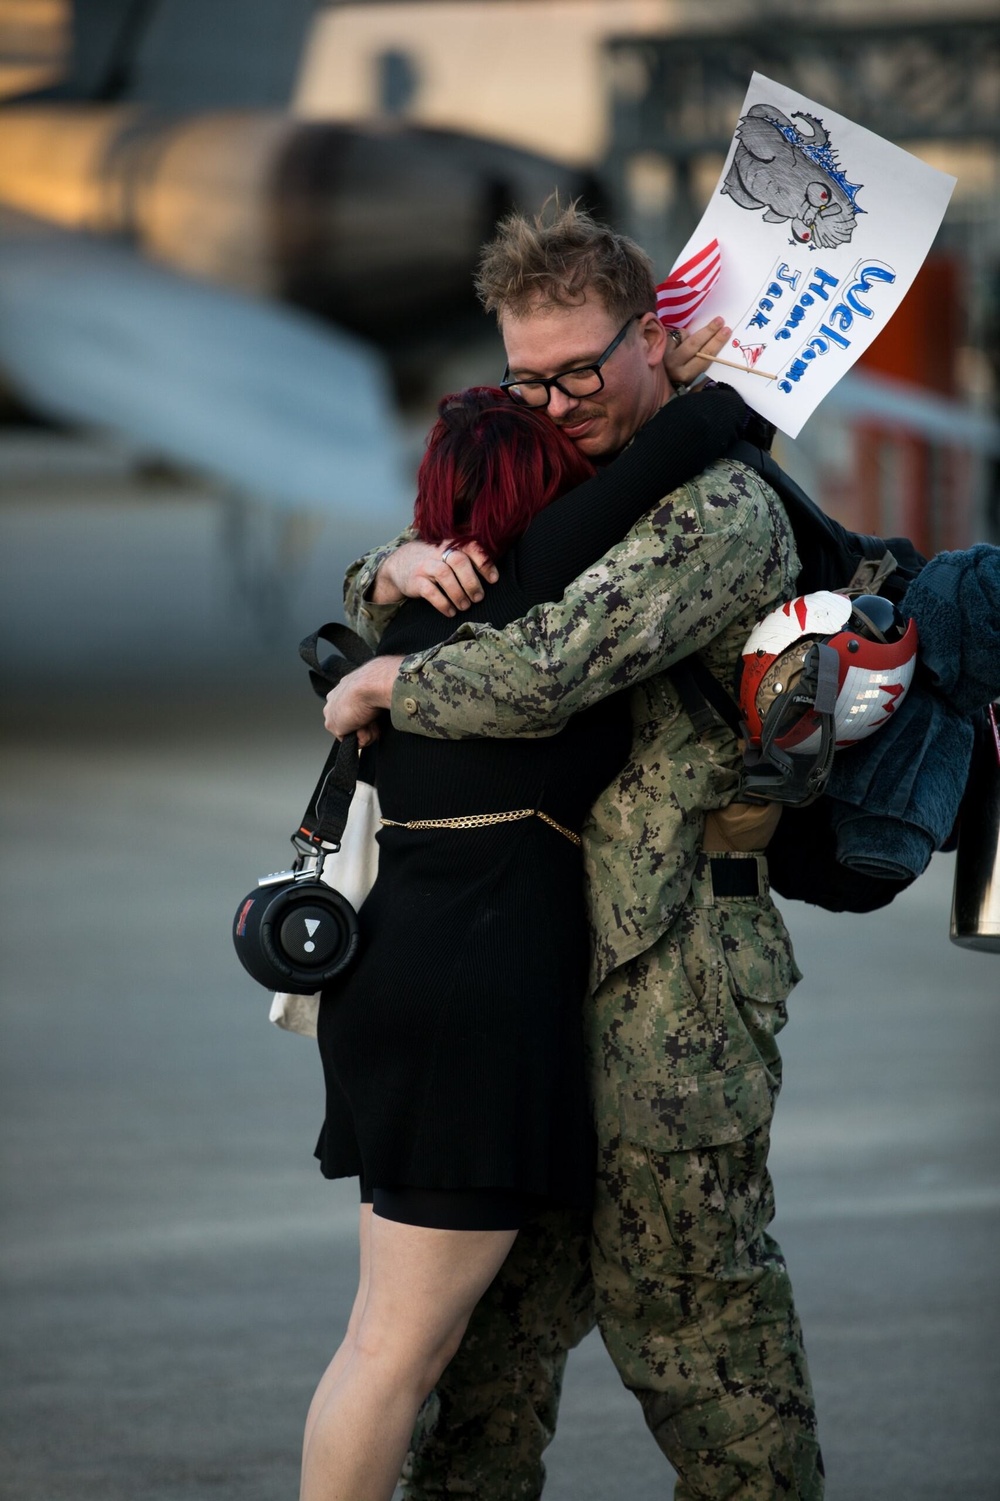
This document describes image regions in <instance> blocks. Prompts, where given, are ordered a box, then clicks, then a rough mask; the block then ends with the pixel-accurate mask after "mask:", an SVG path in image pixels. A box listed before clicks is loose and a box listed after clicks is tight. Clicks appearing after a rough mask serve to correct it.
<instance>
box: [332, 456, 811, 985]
mask: <svg viewBox="0 0 1000 1501" xmlns="http://www.w3.org/2000/svg"><path fill="white" fill-rule="evenodd" d="M408 535H410V534H404V536H403V537H402V538H401V539H398V540H402V541H405V540H407V537H408ZM388 550H389V549H387V548H383V549H380V550H379V551H378V552H377V553H373V554H370V555H369V556H368V557H367V558H366V559H363V560H362V561H361V563H359V564H356V565H355V566H354V568H353V569H352V570H351V573H350V574H349V576H348V584H347V588H346V593H345V600H346V605H347V610H348V614H349V617H350V618H352V620H353V622H354V624H355V625H356V627H357V628H358V629H360V630H361V632H362V634H365V635H366V636H367V637H368V639H369V640H371V641H373V640H374V639H376V637H377V635H378V634H379V632H380V630H381V628H382V627H383V626H384V623H385V619H386V616H387V614H388V613H391V608H390V609H389V610H386V609H385V608H383V609H381V610H380V609H379V608H378V607H375V606H372V605H370V604H365V602H364V594H365V592H366V591H367V590H368V589H369V587H370V585H371V583H372V581H373V580H374V576H375V573H376V571H377V568H378V565H379V563H380V562H381V561H382V559H383V558H384V557H385V556H386V553H387V551H388ZM797 572H798V558H797V555H796V552H795V544H794V540H793V537H792V533H791V528H790V526H789V523H788V520H787V517H786V516H785V513H784V510H783V508H782V506H781V504H780V502H779V501H778V499H777V497H776V496H775V494H774V492H773V491H772V490H770V488H769V487H768V486H767V485H765V484H764V483H763V482H762V481H761V480H760V478H759V477H758V476H757V475H756V474H755V473H754V471H753V470H751V469H748V468H747V467H746V466H745V465H743V464H738V463H733V462H730V461H726V460H723V461H720V462H719V463H717V464H714V465H712V466H711V468H709V469H707V470H705V472H704V473H703V474H701V475H699V477H698V478H697V479H696V480H694V481H693V482H692V483H690V484H688V485H684V486H682V487H681V488H680V489H679V490H676V491H675V492H674V493H673V494H672V495H669V496H667V497H666V498H665V499H664V500H663V501H662V502H661V503H660V505H659V506H657V507H656V508H654V509H653V510H652V511H650V512H648V513H647V515H646V516H644V517H643V519H642V520H641V521H640V522H639V523H638V524H637V525H636V526H635V527H633V529H632V531H631V532H629V534H628V536H627V537H626V538H625V539H624V541H623V542H621V543H620V544H619V545H618V546H617V547H615V548H613V549H612V550H611V551H610V552H608V553H606V554H605V556H604V557H603V558H602V559H601V560H600V561H599V562H598V563H596V564H595V565H594V567H593V568H591V569H589V570H588V571H587V572H586V573H584V574H582V575H581V576H580V577H579V578H578V579H577V580H576V581H575V582H574V583H572V584H571V585H570V586H569V588H568V589H567V590H566V592H565V594H564V595H563V598H562V599H561V600H560V601H559V602H558V603H556V604H549V605H542V606H538V607H536V608H535V609H533V610H532V611H531V612H530V613H529V614H528V615H526V616H525V618H524V619H523V620H519V621H516V622H514V624H512V625H509V626H506V627H505V628H504V629H503V630H496V629H493V628H491V627H488V626H480V625H460V626H459V627H458V628H457V629H456V631H455V633H454V635H453V636H451V637H450V638H449V640H448V641H446V642H445V643H443V644H442V645H441V646H436V647H433V648H431V649H429V650H428V651H424V652H420V653H417V654H415V655H413V656H411V657H407V658H405V659H404V661H403V664H402V668H401V671H400V674H399V677H398V679H397V682H396V686H395V690H394V692H393V700H392V720H393V724H395V725H396V726H397V727H398V728H400V729H405V730H408V731H410V732H412V733H414V734H422V735H435V736H438V737H441V738H444V739H463V738H470V737H473V738H474V737H478V736H484V735H487V736H500V737H512V736H524V735H544V734H553V733H554V732H555V731H556V730H557V729H558V728H559V727H560V726H561V725H562V724H563V723H565V721H566V720H567V719H568V718H569V716H570V715H572V714H574V713H576V712H577V711H578V710H580V709H583V708H586V707H587V706H588V705H589V704H592V703H594V702H595V701H596V700H598V699H600V698H603V697H605V696H606V695H607V694H609V693H614V692H617V691H619V690H620V689H624V688H629V689H631V695H630V701H629V706H630V710H631V715H632V724H633V740H632V754H631V758H630V760H629V761H628V762H627V764H626V765H625V767H624V768H623V770H622V771H621V773H620V774H619V776H618V778H617V779H616V780H615V781H614V782H612V783H611V785H610V786H609V787H608V788H606V790H605V791H604V793H602V795H601V797H600V799H599V800H598V802H597V804H596V805H595V807H594V808H593V810H592V812H591V816H590V819H589V821H588V823H587V825H586V827H585V829H584V830H583V836H584V854H585V859H586V867H587V876H588V887H589V892H590V915H591V925H592V929H593V933H594V943H595V949H594V963H593V970H592V975H591V980H592V984H593V986H594V987H595V988H596V986H597V985H599V984H600V983H601V981H602V980H603V979H604V978H605V977H606V976H607V975H609V974H610V973H611V972H612V971H613V970H614V969H617V968H618V966H619V965H622V964H625V963H627V962H628V960H630V959H632V958H634V957H635V956H637V955H638V954H641V953H643V952H644V951H645V950H646V949H647V948H649V947H650V946H651V945H652V944H653V943H655V942H656V940H657V939H658V938H659V937H660V935H661V934H662V933H663V932H665V931H666V929H667V928H669V927H670V925H671V923H672V922H673V920H674V917H675V916H676V914H677V911H678V908H679V907H680V905H681V903H682V902H683V901H684V898H685V896H686V894H687V891H688V887H689V885H690V881H691V873H692V867H693V864H694V860H695V857H696V855H697V853H698V850H699V848H700V846H701V841H702V834H703V826H704V815H705V813H706V812H707V811H708V810H709V809H711V808H719V807H723V806H725V804H727V803H729V802H731V801H732V799H733V797H734V796H735V794H736V792H737V790H738V786H739V767H740V749H739V745H738V743H737V741H736V739H735V737H734V736H733V735H732V733H731V732H730V731H729V730H728V729H727V728H725V726H723V725H722V724H721V723H719V724H718V725H717V727H716V728H714V729H712V730H709V731H708V732H707V733H705V734H703V735H702V736H700V737H699V736H697V735H696V734H695V732H694V730H693V728H692V726H691V723H690V720H689V719H688V717H687V714H686V713H685V711H684V709H683V708H682V706H681V703H680V700H679V698H678V695H677V692H676V689H675V688H674V685H673V683H672V681H671V678H670V674H669V672H668V671H667V669H668V668H669V667H670V666H671V665H672V664H673V663H675V662H677V661H679V660H680V659H681V658H683V657H685V656H687V655H689V654H690V653H692V652H699V653H700V655H701V657H702V659H703V661H704V662H705V663H706V664H707V666H708V667H709V668H710V669H711V670H712V671H713V672H714V673H715V675H716V677H717V678H718V679H719V681H720V682H722V683H723V684H727V685H728V684H730V683H731V682H732V681H733V675H734V669H735V667H736V664H737V662H738V660H739V656H740V652H741V649H742V647H743V644H744V642H745V641H746V638H747V636H748V635H749V633H750V631H751V629H752V628H753V626H754V625H755V624H756V622H757V621H758V620H760V618H761V617H762V616H763V615H765V614H767V612H768V611H769V610H770V609H772V608H773V607H774V606H775V605H776V604H778V603H780V602H781V600H783V599H788V598H790V597H791V595H792V594H793V593H794V583H795V578H796V574H797Z"/></svg>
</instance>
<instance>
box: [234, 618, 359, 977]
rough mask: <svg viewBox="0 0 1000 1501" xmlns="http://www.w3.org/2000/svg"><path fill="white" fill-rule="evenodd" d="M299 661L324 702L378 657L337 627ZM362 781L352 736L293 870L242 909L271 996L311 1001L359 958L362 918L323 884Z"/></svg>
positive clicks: (314, 805) (254, 961)
mask: <svg viewBox="0 0 1000 1501" xmlns="http://www.w3.org/2000/svg"><path fill="white" fill-rule="evenodd" d="M321 640H326V641H329V642H330V643H331V644H332V645H334V646H335V647H336V648H337V649H338V651H339V652H340V653H341V655H340V656H339V657H327V658H326V659H325V660H324V661H322V662H321V661H320V660H319V658H318V656H317V650H316V649H317V645H318V643H319V642H320V641H321ZM299 655H300V656H301V657H302V659H303V661H304V662H306V664H307V665H308V667H309V677H310V680H311V681H312V685H313V688H314V689H315V690H316V692H317V693H318V694H319V695H320V696H321V697H324V698H325V697H326V694H327V693H328V692H329V690H330V688H331V686H332V685H334V684H336V683H339V682H340V680H341V678H342V677H343V676H344V674H345V673H347V672H349V671H350V670H351V668H352V667H360V666H361V665H362V663H363V662H367V661H368V659H369V658H370V657H371V655H372V653H371V652H370V651H369V649H368V647H367V646H366V645H365V643H364V642H363V641H362V640H361V638H360V637H359V636H356V635H355V633H354V632H353V631H351V630H349V629H348V627H347V626H346V625H336V624H334V625H324V626H323V627H322V628H321V629H320V630H318V631H317V632H316V633H315V634H314V635H312V636H309V637H307V638H306V640H305V641H303V642H302V645H301V646H300V647H299ZM357 779H358V738H357V736H356V735H348V736H347V737H346V738H345V739H344V740H342V741H341V742H340V743H339V744H338V743H336V742H335V743H334V745H333V747H332V748H331V750H330V753H329V755H328V756H327V758H326V763H325V764H324V767H323V770H322V772H321V773H320V778H319V781H318V782H317V783H316V787H315V790H314V792H313V795H312V797H311V798H310V801H309V806H308V808H307V809H306V811H305V815H304V816H303V819H302V822H301V824H300V825H299V827H298V828H297V829H296V831H295V833H294V834H293V835H292V844H293V845H294V847H295V849H296V852H297V858H296V861H295V864H294V866H293V868H292V869H291V870H282V871H277V872H276V873H275V874H273V875H269V876H262V877H261V879H260V880H259V881H258V882H257V885H256V886H255V888H254V889H253V891H251V892H249V893H248V895H247V896H245V897H244V898H243V900H242V901H241V902H240V904H239V906H238V907H237V909H236V916H235V917H234V919H233V943H234V944H235V946H236V956H237V958H238V959H239V961H240V963H241V964H242V965H243V968H244V969H245V970H246V972H247V974H248V975H250V976H252V978H253V979H255V980H257V981H258V983H259V984H261V985H264V986H266V987H267V989H268V990H280V991H287V992H288V993H289V994H291V995H312V994H313V992H314V991H317V990H321V989H322V988H323V986H324V985H325V984H326V983H327V981H328V980H332V979H333V977H334V976H335V975H339V974H340V973H341V972H342V971H343V970H345V969H346V968H347V967H348V965H349V964H350V963H351V962H352V960H353V959H354V957H355V955H356V954H357V951H358V916H357V913H356V912H355V910H354V908H353V907H352V906H351V904H350V902H349V901H348V900H347V898H346V897H345V896H341V894H340V892H339V891H335V890H334V888H333V887H332V886H327V885H326V884H325V882H323V881H322V880H321V879H320V877H321V876H322V873H323V862H324V860H325V859H326V856H327V855H328V854H331V853H334V852H335V851H337V850H339V849H340V841H341V839H342V838H343V834H344V826H345V825H346V823H347V815H348V812H349V811H350V806H351V799H352V798H353V796H354V788H355V786H356V785H357Z"/></svg>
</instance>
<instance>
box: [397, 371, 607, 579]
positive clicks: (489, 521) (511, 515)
mask: <svg viewBox="0 0 1000 1501" xmlns="http://www.w3.org/2000/svg"><path fill="white" fill-rule="evenodd" d="M594 472H595V470H594V466H593V464H591V462H590V460H589V459H588V458H586V457H585V455H584V454H582V453H580V451H579V450H578V449H577V448H576V446H575V444H573V443H572V442H571V441H570V439H569V438H567V437H566V435H565V434H564V433H562V432H560V431H559V429H558V428H557V427H556V425H555V424H554V423H553V422H551V421H550V420H549V418H548V417H547V416H546V415H545V412H544V410H536V409H533V408H529V407H523V406H517V405H516V404H515V403H514V402H513V401H511V399H510V397H508V396H505V395H504V393H503V391H501V390H500V389H499V388H498V387H496V386H471V387H470V388H469V389H468V390H467V391H459V392H458V393H457V394H456V395H454V396H445V397H443V398H442V400H441V403H440V405H439V406H438V420H437V422H435V424H434V426H433V427H432V428H431V431H430V434H429V435H428V438H427V452H426V453H425V454H424V457H423V460H422V462H421V465H420V469H419V471H418V474H417V502H416V505H415V507H414V511H413V520H414V524H415V526H416V528H417V531H418V532H419V533H420V536H421V538H422V539H423V540H424V541H425V542H444V541H445V540H446V539H454V540H456V541H462V542H470V541H474V542H478V543H479V544H480V546H482V547H483V548H485V550H486V552H487V553H488V554H489V556H490V557H491V558H498V557H500V556H501V555H502V554H503V553H504V552H505V551H506V550H507V548H508V547H510V545H511V543H512V542H514V541H516V539H517V538H518V537H519V536H520V535H521V533H522V532H523V531H525V530H526V529H527V526H528V523H529V522H530V520H531V518H532V516H534V515H535V514H536V512H538V511H540V510H542V509H543V507H545V506H547V505H548V504H549V502H550V501H552V500H555V498H556V496H557V495H561V494H562V493H563V492H564V491H565V490H569V489H572V487H573V486H574V485H578V484H579V483H580V482H581V481H582V480H585V479H589V478H590V476H591V475H592V474H593V473H594Z"/></svg>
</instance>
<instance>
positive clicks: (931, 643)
mask: <svg viewBox="0 0 1000 1501" xmlns="http://www.w3.org/2000/svg"><path fill="white" fill-rule="evenodd" d="M900 608H901V610H902V612H903V614H904V615H907V616H912V617H913V619H914V620H915V621H916V623H917V634H918V636H919V640H920V662H921V664H922V670H921V671H920V672H919V673H918V676H917V678H916V680H915V681H914V683H913V685H912V687H911V688H910V691H909V693H908V694H907V696H906V698H905V699H904V700H903V703H902V705H901V706H900V708H898V709H897V710H896V712H895V714H893V716H892V718H891V720H890V721H889V723H888V724H887V725H884V726H883V728H882V729H880V730H879V731H878V733H877V734H875V735H872V736H871V737H870V738H869V739H868V740H863V741H862V742H861V743H860V744H859V745H855V746H852V747H850V749H845V750H841V751H838V752H837V755H836V756H835V757H834V762H833V770H832V772H831V773H830V780H829V782H828V783H827V793H828V795H829V798H830V821H831V823H832V825H833V827H834V830H835V832H836V836H837V859H838V861H839V862H840V863H841V864H842V865H846V866H847V867H848V869H850V870H856V871H862V872H864V873H865V874H866V875H874V876H882V877H888V878H907V877H911V878H912V877H913V876H918V875H919V874H920V873H921V871H922V870H924V869H925V868H926V866H927V864H928V862H929V861H930V858H931V855H932V854H933V852H934V851H935V850H936V849H940V848H941V846H942V845H943V844H944V842H945V840H946V839H947V838H948V835H949V834H950V833H951V831H952V829H953V828H954V825H955V820H956V818H957V817H958V809H959V804H960V803H961V801H962V794H963V792H964V791H965V784H966V781H967V779H968V775H969V762H970V760H971V757H972V744H973V740H974V738H975V732H974V728H973V718H972V717H971V716H974V715H975V714H976V713H977V712H978V711H979V710H981V709H983V708H984V707H985V706H986V705H987V704H989V703H992V702H993V700H994V699H996V698H998V697H1000V547H991V546H990V545H989V544H988V543H985V542H981V543H977V544H976V546H975V547H967V548H965V549H964V550H963V551H962V552H943V553H939V554H938V556H937V557H936V558H932V559H931V561H930V562H929V563H928V564H927V566H926V568H924V569H923V570H922V572H921V573H920V574H919V575H918V577H917V578H916V579H914V581H913V583H912V584H911V585H910V586H909V588H908V589H907V591H906V594H905V595H904V597H903V601H902V604H901V606H900Z"/></svg>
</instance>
